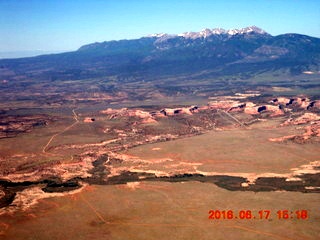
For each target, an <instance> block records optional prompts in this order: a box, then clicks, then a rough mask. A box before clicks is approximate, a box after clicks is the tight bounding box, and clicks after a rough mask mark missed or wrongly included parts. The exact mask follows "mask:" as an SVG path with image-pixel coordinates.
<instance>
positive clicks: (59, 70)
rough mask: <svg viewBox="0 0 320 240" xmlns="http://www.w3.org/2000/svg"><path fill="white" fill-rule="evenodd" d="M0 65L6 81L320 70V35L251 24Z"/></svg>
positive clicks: (5, 61) (89, 47)
mask: <svg viewBox="0 0 320 240" xmlns="http://www.w3.org/2000/svg"><path fill="white" fill-rule="evenodd" d="M0 68H1V71H0V79H1V77H2V78H3V79H6V80H10V75H8V73H12V72H15V73H17V74H22V75H23V76H25V77H26V78H30V77H33V78H34V79H41V80H42V79H81V78H91V77H105V76H124V78H125V76H130V77H131V76H170V75H172V76H176V75H179V74H184V75H185V74H197V73H200V72H201V73H202V72H211V73H212V74H215V75H219V74H222V75H236V76H238V75H245V73H246V75H245V76H249V75H250V74H251V75H252V74H255V73H256V72H270V73H271V74H273V73H274V72H276V74H278V72H279V71H280V72H281V71H282V72H289V73H291V74H301V73H303V72H305V71H319V70H318V69H320V39H319V38H314V37H310V36H305V35H301V34H292V33H290V34H282V35H279V36H272V35H270V34H268V33H266V32H265V31H264V30H262V29H260V28H258V27H255V26H252V27H246V28H242V29H232V30H225V29H222V28H214V29H208V28H207V29H203V30H202V31H200V32H186V33H182V34H165V33H160V34H153V35H149V36H147V37H141V38H139V39H131V40H119V41H105V42H100V43H99V42H97V43H91V44H87V45H84V46H82V47H80V48H79V49H78V50H77V51H74V52H69V53H61V54H54V55H43V56H38V57H33V58H21V59H3V60H0ZM1 74H2V75H1ZM22 75H21V76H22ZM13 76H15V75H13ZM19 76H20V75H19ZM13 80H14V79H13ZM13 82H14V81H13Z"/></svg>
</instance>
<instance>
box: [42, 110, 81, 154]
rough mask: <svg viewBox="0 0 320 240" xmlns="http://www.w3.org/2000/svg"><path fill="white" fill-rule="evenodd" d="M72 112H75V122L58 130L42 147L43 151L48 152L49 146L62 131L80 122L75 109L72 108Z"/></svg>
mask: <svg viewBox="0 0 320 240" xmlns="http://www.w3.org/2000/svg"><path fill="white" fill-rule="evenodd" d="M72 113H73V118H74V120H75V122H74V123H72V124H71V125H69V126H67V127H66V128H65V129H63V130H62V131H61V132H58V133H56V134H54V135H52V137H51V138H50V139H49V141H48V142H47V144H46V145H45V146H44V147H43V148H42V152H43V153H48V152H47V148H48V147H49V145H50V143H51V142H52V141H53V139H55V137H57V136H59V135H61V134H62V133H64V132H66V131H68V130H69V129H70V128H72V127H73V126H75V125H76V124H77V123H79V119H78V116H77V113H76V112H75V109H72Z"/></svg>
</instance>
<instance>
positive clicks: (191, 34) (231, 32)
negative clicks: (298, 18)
mask: <svg viewBox="0 0 320 240" xmlns="http://www.w3.org/2000/svg"><path fill="white" fill-rule="evenodd" d="M248 33H256V34H268V33H267V32H266V31H264V30H262V29H261V28H258V27H256V26H251V27H246V28H241V29H230V30H225V29H223V28H213V29H209V28H205V29H203V30H201V31H200V32H184V33H180V34H165V33H158V34H151V35H148V37H156V38H162V37H165V38H174V37H183V38H191V39H196V38H207V37H209V36H211V35H221V34H225V35H230V36H233V35H236V34H248Z"/></svg>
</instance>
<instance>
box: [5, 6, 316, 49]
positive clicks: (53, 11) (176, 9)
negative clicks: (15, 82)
mask: <svg viewBox="0 0 320 240" xmlns="http://www.w3.org/2000/svg"><path fill="white" fill-rule="evenodd" d="M251 25H256V26H258V27H260V28H262V29H264V30H266V31H267V32H269V33H270V34H272V35H278V34H282V33H289V32H294V33H301V34H306V35H311V36H315V37H320V3H319V0H233V1H232V0H211V1H209V0H202V1H201V0H193V1H191V0H185V1H182V0H180V1H179V0H149V1H147V0H131V1H130V0H104V1H102V0H99V1H98V0H86V1H84V0H0V36H1V37H0V51H2V52H3V51H22V50H44V51H56V50H76V49H77V48H79V47H80V46H81V45H84V44H87V43H92V42H101V41H106V40H118V39H133V38H139V37H142V36H145V35H148V34H152V33H160V32H166V33H181V32H186V31H200V30H201V29H203V28H215V27H222V28H225V29H232V28H243V27H246V26H251Z"/></svg>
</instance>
